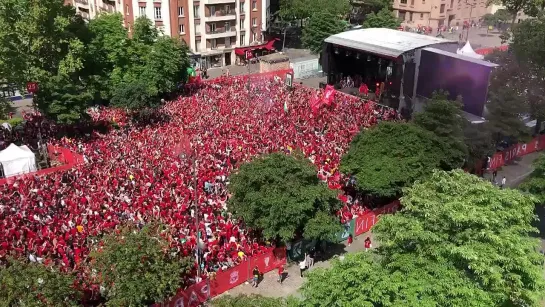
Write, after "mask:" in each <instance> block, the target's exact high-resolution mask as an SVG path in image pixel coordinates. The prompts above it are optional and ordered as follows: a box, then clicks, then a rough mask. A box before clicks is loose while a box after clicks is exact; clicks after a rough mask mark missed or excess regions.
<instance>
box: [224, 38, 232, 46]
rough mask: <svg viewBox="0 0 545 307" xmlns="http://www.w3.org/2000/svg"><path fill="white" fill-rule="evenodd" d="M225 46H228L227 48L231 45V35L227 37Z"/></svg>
mask: <svg viewBox="0 0 545 307" xmlns="http://www.w3.org/2000/svg"><path fill="white" fill-rule="evenodd" d="M225 47H227V48H229V47H231V38H230V37H226V38H225Z"/></svg>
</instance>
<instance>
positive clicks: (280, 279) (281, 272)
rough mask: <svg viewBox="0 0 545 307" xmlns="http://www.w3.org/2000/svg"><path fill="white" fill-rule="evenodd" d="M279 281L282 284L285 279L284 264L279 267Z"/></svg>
mask: <svg viewBox="0 0 545 307" xmlns="http://www.w3.org/2000/svg"><path fill="white" fill-rule="evenodd" d="M277 281H278V282H279V283H280V284H282V282H283V281H284V266H283V265H280V266H279V267H278V279H277Z"/></svg>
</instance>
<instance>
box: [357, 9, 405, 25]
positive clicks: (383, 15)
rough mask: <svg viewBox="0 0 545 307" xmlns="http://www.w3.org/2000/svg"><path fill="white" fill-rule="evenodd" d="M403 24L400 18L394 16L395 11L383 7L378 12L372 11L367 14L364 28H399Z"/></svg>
mask: <svg viewBox="0 0 545 307" xmlns="http://www.w3.org/2000/svg"><path fill="white" fill-rule="evenodd" d="M400 25H401V21H400V20H399V18H397V17H396V16H394V13H393V12H392V11H391V10H390V8H389V7H385V8H383V9H381V10H380V11H379V12H378V13H376V14H375V12H371V13H370V14H367V15H366V16H365V21H364V22H363V27H364V28H389V29H397V28H398V27H399V26H400Z"/></svg>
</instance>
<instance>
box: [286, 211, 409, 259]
mask: <svg viewBox="0 0 545 307" xmlns="http://www.w3.org/2000/svg"><path fill="white" fill-rule="evenodd" d="M399 205H400V203H399V200H396V201H393V202H391V203H389V204H388V205H386V206H383V207H381V208H377V209H375V210H373V211H371V212H367V213H365V214H363V215H360V216H358V217H356V218H354V219H352V220H351V221H349V222H347V223H345V224H344V227H345V228H344V232H343V233H341V234H339V236H338V237H337V242H342V241H345V240H346V239H348V236H350V235H352V237H357V236H359V235H361V234H363V233H366V232H368V231H369V230H371V227H373V226H374V225H375V224H376V223H377V222H378V220H379V219H380V216H381V215H383V214H387V213H394V212H396V211H397V210H398V209H399ZM314 246H316V241H309V240H299V241H296V242H294V243H293V244H292V246H291V249H290V250H289V251H288V257H289V259H290V260H292V261H298V260H302V259H303V257H304V256H305V253H306V252H307V251H308V250H310V249H311V248H313V247H314Z"/></svg>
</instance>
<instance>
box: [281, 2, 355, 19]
mask: <svg viewBox="0 0 545 307" xmlns="http://www.w3.org/2000/svg"><path fill="white" fill-rule="evenodd" d="M350 9H351V5H350V1H349V0H338V1H330V0H280V12H279V14H280V17H281V18H282V20H286V21H294V20H302V19H307V18H310V17H312V15H314V14H316V13H329V14H332V15H334V16H335V17H336V18H337V19H340V18H342V17H344V16H345V15H347V14H348V13H349V12H350Z"/></svg>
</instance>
